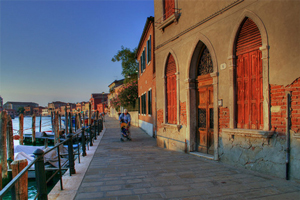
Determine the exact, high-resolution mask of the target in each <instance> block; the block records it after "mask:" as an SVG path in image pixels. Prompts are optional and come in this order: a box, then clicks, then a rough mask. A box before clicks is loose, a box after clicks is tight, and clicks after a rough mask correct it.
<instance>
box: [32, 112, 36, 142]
mask: <svg viewBox="0 0 300 200" xmlns="http://www.w3.org/2000/svg"><path fill="white" fill-rule="evenodd" d="M31 127H32V135H31V141H32V145H34V146H35V145H36V139H35V114H33V115H32V126H31Z"/></svg>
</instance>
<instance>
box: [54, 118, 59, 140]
mask: <svg viewBox="0 0 300 200" xmlns="http://www.w3.org/2000/svg"><path fill="white" fill-rule="evenodd" d="M53 117H54V119H53V128H54V130H53V132H54V145H55V144H57V143H59V130H58V112H54V116H53Z"/></svg>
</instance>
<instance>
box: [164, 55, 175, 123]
mask: <svg viewBox="0 0 300 200" xmlns="http://www.w3.org/2000/svg"><path fill="white" fill-rule="evenodd" d="M165 77H166V122H167V123H169V124H177V81H176V63H175V60H174V57H173V56H172V54H171V53H170V54H169V55H168V59H167V63H166V72H165Z"/></svg>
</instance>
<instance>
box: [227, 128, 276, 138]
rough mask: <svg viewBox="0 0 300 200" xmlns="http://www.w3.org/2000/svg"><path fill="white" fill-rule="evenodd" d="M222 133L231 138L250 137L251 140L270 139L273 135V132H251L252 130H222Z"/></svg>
mask: <svg viewBox="0 0 300 200" xmlns="http://www.w3.org/2000/svg"><path fill="white" fill-rule="evenodd" d="M222 132H223V133H227V134H228V135H231V136H232V137H233V136H242V137H251V138H270V137H272V135H273V134H274V132H273V131H263V130H253V129H233V128H223V129H222Z"/></svg>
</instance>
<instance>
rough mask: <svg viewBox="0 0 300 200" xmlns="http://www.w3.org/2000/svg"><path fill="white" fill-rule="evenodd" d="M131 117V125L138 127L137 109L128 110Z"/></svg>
mask: <svg viewBox="0 0 300 200" xmlns="http://www.w3.org/2000/svg"><path fill="white" fill-rule="evenodd" d="M128 113H129V114H130V118H131V125H133V126H137V127H139V113H138V111H134V112H128Z"/></svg>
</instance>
